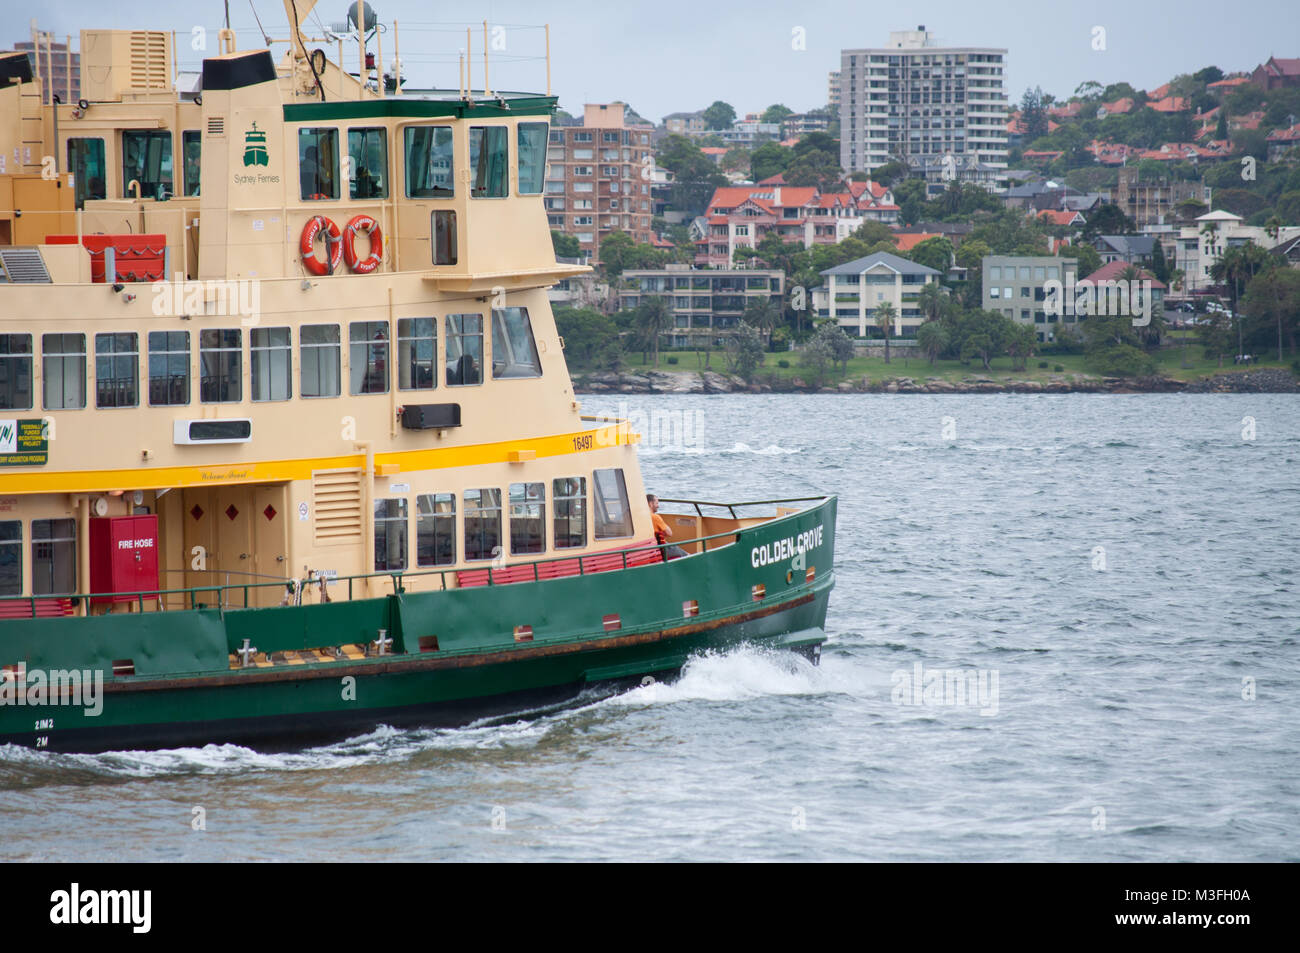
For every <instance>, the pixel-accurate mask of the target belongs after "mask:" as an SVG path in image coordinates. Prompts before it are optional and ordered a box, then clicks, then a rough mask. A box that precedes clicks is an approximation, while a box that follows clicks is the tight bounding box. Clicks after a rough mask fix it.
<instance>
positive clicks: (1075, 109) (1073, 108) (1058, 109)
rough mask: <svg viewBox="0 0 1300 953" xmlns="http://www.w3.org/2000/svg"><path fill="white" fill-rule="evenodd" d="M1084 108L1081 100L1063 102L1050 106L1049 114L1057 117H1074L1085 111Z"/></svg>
mask: <svg viewBox="0 0 1300 953" xmlns="http://www.w3.org/2000/svg"><path fill="white" fill-rule="evenodd" d="M1084 108H1085V107H1084V104H1083V103H1080V102H1073V103H1062V104H1060V105H1057V106H1049V107H1048V109H1047V114H1048V115H1049V116H1055V117H1056V118H1057V119H1073V118H1074V117H1075V116H1077V115H1079V113H1081V112H1083V110H1084Z"/></svg>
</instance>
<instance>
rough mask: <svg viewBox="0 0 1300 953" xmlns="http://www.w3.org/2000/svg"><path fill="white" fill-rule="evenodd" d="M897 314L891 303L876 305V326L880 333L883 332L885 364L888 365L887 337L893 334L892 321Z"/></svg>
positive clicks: (883, 302) (884, 302) (885, 302)
mask: <svg viewBox="0 0 1300 953" xmlns="http://www.w3.org/2000/svg"><path fill="white" fill-rule="evenodd" d="M897 316H898V312H897V311H895V310H894V305H893V302H890V301H882V302H880V304H878V305H876V325H877V326H878V327H879V328H880V330H881V331H883V332H885V363H886V364H888V363H889V336H890V335H891V334H893V332H894V319H895V318H896V317H897Z"/></svg>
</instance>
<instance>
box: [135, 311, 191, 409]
mask: <svg viewBox="0 0 1300 953" xmlns="http://www.w3.org/2000/svg"><path fill="white" fill-rule="evenodd" d="M174 334H179V335H182V336H183V337H184V338H185V350H184V351H183V352H182V351H180V350H177V349H175V348H174V347H173V346H172V345H173V342H172V340H171V336H172V335H174ZM154 335H163V336H164V342H163V343H164V344H165V345H166V346H165V347H164V348H162V349H159V350H155V349H154ZM145 344H146V346H147V347H148V349H149V352H148V356H147V357H146V359H145V366H146V368H147V370H148V377H149V389H148V390H149V393H148V398H147V400H148V404H149V406H150V407H188V406H189V404H190V401H191V400H193V397H194V381H193V376H194V371H193V367H192V366H191V363H190V332H189V331H179V330H168V329H162V328H160V329H158V330H156V331H150V332H149V336H148V337H147V338H146V340H145ZM181 353H183V354H184V355H185V399H184V400H178V401H170V400H168V401H155V400H154V399H153V386H154V384H153V382H154V373H153V362H154V357H155V355H156V356H159V357H163V358H164V369H165V370H168V371H170V363H171V362H170V361H169V360H166V358H170V357H173V356H175V355H177V354H181ZM171 376H172V375H171V374H170V373H167V374H164V375H163V377H162V378H160V380H164V381H170V379H171Z"/></svg>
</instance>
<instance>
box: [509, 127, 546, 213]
mask: <svg viewBox="0 0 1300 953" xmlns="http://www.w3.org/2000/svg"><path fill="white" fill-rule="evenodd" d="M537 127H541V129H542V144H541V149H540V155H538V157H537V159H536V161H535V162H533V163H531V164H530V166H529V168H530V169H535V170H536V171H533V172H532V180H533V181H535V182H536V183H537V190H536V191H532V190H530V189H525V188H524V168H525V166H524V155H525V153H526V152H529V153H532V152H537V151H538V150H537V147H536V144H535V143H534V144H533V145H529V146H527V147H525V140H524V130H525V129H526V128H527V129H530V130H535V129H536V128H537ZM550 128H551V124H550V123H548V122H520V123H519V124H518V125H517V126H516V127H515V194H516V195H542V194H544V192H545V190H546V166H547V161H546V155H547V149H548V143H549V140H550ZM529 184H532V183H531V182H530V183H529Z"/></svg>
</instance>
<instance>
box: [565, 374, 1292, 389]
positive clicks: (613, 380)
mask: <svg viewBox="0 0 1300 953" xmlns="http://www.w3.org/2000/svg"><path fill="white" fill-rule="evenodd" d="M574 390H575V391H576V392H577V393H579V394H739V393H753V394H772V393H777V394H812V393H820V394H1164V393H1188V394H1207V393H1218V394H1229V393H1235V394H1294V393H1298V392H1300V385H1297V382H1296V379H1295V378H1294V377H1293V376H1292V375H1291V374H1290V373H1289V372H1287V371H1284V370H1278V369H1276V368H1273V369H1265V370H1254V371H1249V370H1247V371H1235V372H1225V373H1222V374H1215V375H1213V376H1212V377H1206V378H1201V379H1199V380H1194V381H1181V380H1177V379H1175V378H1172V377H1137V378H1123V377H1092V376H1088V375H1085V374H1053V375H1051V376H1050V377H1048V378H1047V379H1045V380H1019V379H1016V378H1011V377H1004V378H992V377H984V376H980V375H971V376H968V377H965V378H963V379H962V380H959V381H949V380H943V379H940V378H937V377H921V376H917V377H902V376H900V377H887V378H883V379H880V380H870V379H868V378H859V379H856V380H848V381H841V382H840V383H839V384H837V385H835V386H834V387H813V386H811V385H810V384H808V383H807V382H806V381H804V380H802V379H801V378H799V377H791V378H785V379H780V378H772V379H763V380H758V381H754V382H753V383H749V384H747V383H745V381H744V380H742V379H741V378H739V377H736V376H734V375H730V374H719V373H717V372H715V371H704V372H702V373H697V372H695V371H676V372H673V371H643V372H635V373H633V372H627V373H621V374H617V373H612V372H592V373H587V374H583V373H581V372H579V373H575V374H574Z"/></svg>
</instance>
